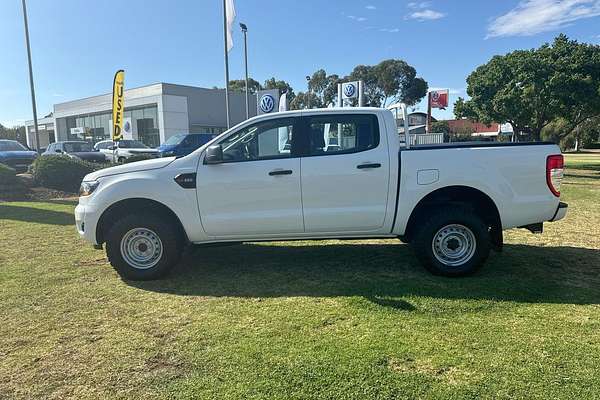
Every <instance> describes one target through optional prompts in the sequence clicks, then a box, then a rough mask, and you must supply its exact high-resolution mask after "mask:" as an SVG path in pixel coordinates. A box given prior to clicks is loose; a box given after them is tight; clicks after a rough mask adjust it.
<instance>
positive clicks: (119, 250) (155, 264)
mask: <svg viewBox="0 0 600 400" xmlns="http://www.w3.org/2000/svg"><path fill="white" fill-rule="evenodd" d="M178 239H179V235H178V232H177V229H176V228H175V227H174V226H173V224H172V223H170V221H169V220H168V219H161V218H157V217H156V216H154V215H135V214H134V215H129V216H127V217H124V218H123V219H121V220H119V221H117V222H116V223H115V224H114V226H113V227H112V228H111V229H110V232H109V233H108V236H107V240H106V255H107V256H108V260H109V261H110V263H111V265H112V266H113V267H114V268H115V270H116V271H117V272H118V273H119V275H121V277H122V278H125V279H131V280H152V279H158V278H161V277H163V276H164V275H166V274H167V273H168V272H169V271H170V270H171V269H172V268H173V266H174V265H175V264H177V262H179V258H180V257H181V245H180V243H179V240H178Z"/></svg>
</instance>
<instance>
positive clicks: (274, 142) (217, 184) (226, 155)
mask: <svg viewBox="0 0 600 400" xmlns="http://www.w3.org/2000/svg"><path fill="white" fill-rule="evenodd" d="M299 121H300V119H299V118H298V117H287V118H275V119H269V120H266V121H265V120H263V121H260V122H257V123H255V124H252V125H249V126H247V127H245V128H242V129H240V130H239V131H237V132H234V133H233V134H231V135H229V136H228V137H226V138H224V139H223V140H221V141H220V143H219V144H220V145H221V147H222V149H223V159H224V162H223V163H220V164H203V163H202V162H201V163H200V165H199V167H198V174H197V188H198V189H197V193H198V204H199V207H200V215H201V218H202V226H203V227H204V230H205V231H206V233H207V234H208V235H209V236H212V237H218V238H231V237H245V236H246V237H248V236H250V237H253V236H254V237H256V236H261V237H264V236H267V235H281V234H295V233H302V232H304V224H303V220H302V201H301V190H300V158H299V157H298V156H297V155H296V150H295V147H294V144H293V143H294V137H295V136H294V135H295V133H296V131H297V123H298V122H299ZM286 144H291V148H286Z"/></svg>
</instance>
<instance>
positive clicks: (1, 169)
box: [0, 164, 17, 186]
mask: <svg viewBox="0 0 600 400" xmlns="http://www.w3.org/2000/svg"><path fill="white" fill-rule="evenodd" d="M16 182H17V171H15V170H14V169H12V168H11V167H9V166H8V165H5V164H0V185H3V186H5V185H6V186H8V185H14V184H15V183H16Z"/></svg>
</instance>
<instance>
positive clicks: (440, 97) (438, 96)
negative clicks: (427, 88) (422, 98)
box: [429, 90, 448, 109]
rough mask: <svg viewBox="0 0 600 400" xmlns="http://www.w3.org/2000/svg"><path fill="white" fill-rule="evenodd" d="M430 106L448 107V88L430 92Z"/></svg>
mask: <svg viewBox="0 0 600 400" xmlns="http://www.w3.org/2000/svg"><path fill="white" fill-rule="evenodd" d="M429 106H430V107H431V108H441V109H445V108H446V107H448V90H434V91H432V92H429Z"/></svg>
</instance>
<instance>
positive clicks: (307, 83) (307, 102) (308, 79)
mask: <svg viewBox="0 0 600 400" xmlns="http://www.w3.org/2000/svg"><path fill="white" fill-rule="evenodd" d="M306 85H307V86H308V96H306V108H310V75H306Z"/></svg>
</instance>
